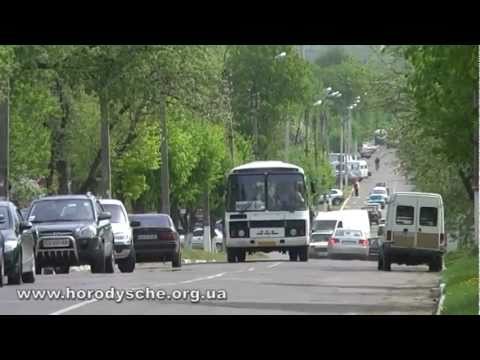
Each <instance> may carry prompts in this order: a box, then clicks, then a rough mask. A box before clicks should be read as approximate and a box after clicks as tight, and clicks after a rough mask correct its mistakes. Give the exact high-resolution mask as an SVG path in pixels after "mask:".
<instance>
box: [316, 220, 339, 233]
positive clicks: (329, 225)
mask: <svg viewBox="0 0 480 360" xmlns="http://www.w3.org/2000/svg"><path fill="white" fill-rule="evenodd" d="M336 224H337V220H316V221H315V222H314V224H313V230H314V231H331V232H333V230H335V225H336Z"/></svg>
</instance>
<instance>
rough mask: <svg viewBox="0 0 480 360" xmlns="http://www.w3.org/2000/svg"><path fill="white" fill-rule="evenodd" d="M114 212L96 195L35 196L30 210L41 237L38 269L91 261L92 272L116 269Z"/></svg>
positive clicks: (61, 269)
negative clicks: (111, 220)
mask: <svg viewBox="0 0 480 360" xmlns="http://www.w3.org/2000/svg"><path fill="white" fill-rule="evenodd" d="M110 218H111V214H110V213H108V212H105V210H104V209H103V207H102V205H101V204H100V202H99V201H98V200H97V199H96V198H95V197H94V196H92V195H61V196H50V197H44V198H41V199H39V200H35V201H34V202H33V203H32V205H31V207H30V212H29V214H28V219H29V220H30V222H31V223H32V224H33V229H32V230H33V233H34V236H35V238H36V240H37V246H36V249H35V260H36V261H35V266H36V269H35V272H36V273H37V274H41V272H42V268H43V267H54V268H55V271H56V273H64V274H66V273H68V272H69V271H70V266H79V265H90V268H91V271H92V273H113V272H114V269H115V257H114V251H113V233H112V225H111V223H110Z"/></svg>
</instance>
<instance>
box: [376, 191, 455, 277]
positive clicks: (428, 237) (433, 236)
mask: <svg viewBox="0 0 480 360" xmlns="http://www.w3.org/2000/svg"><path fill="white" fill-rule="evenodd" d="M388 205H389V206H388V209H387V217H386V221H385V233H384V239H382V240H381V244H380V248H379V257H378V269H379V270H385V271H390V267H391V264H392V263H395V264H406V265H420V264H428V266H429V269H430V271H437V272H438V271H441V270H442V256H443V254H444V252H445V249H446V243H447V239H446V235H445V221H444V209H443V200H442V197H441V195H439V194H432V193H419V192H398V193H394V194H393V195H392V196H391V198H390V200H389V203H388Z"/></svg>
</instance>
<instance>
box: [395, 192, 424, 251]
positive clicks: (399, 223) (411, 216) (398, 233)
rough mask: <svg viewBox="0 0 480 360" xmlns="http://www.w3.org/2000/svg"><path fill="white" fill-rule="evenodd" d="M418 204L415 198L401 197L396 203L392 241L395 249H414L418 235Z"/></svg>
mask: <svg viewBox="0 0 480 360" xmlns="http://www.w3.org/2000/svg"><path fill="white" fill-rule="evenodd" d="M417 203H418V200H417V198H415V197H413V196H412V197H401V198H398V201H396V202H395V209H393V210H394V217H393V226H392V227H391V229H392V240H393V244H392V246H394V247H401V248H413V247H415V244H416V234H417V226H416V224H417V222H416V217H417V214H416V213H417ZM392 205H393V204H392Z"/></svg>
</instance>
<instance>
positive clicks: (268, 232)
mask: <svg viewBox="0 0 480 360" xmlns="http://www.w3.org/2000/svg"><path fill="white" fill-rule="evenodd" d="M305 183H306V181H305V174H304V171H303V169H302V168H300V167H298V166H295V165H292V164H287V163H284V162H281V161H256V162H252V163H248V164H245V165H242V166H239V167H236V168H234V169H233V170H232V171H231V172H230V174H229V176H228V185H227V197H226V204H225V205H226V206H225V209H226V213H225V245H226V251H227V260H228V262H243V261H245V257H246V254H247V253H248V254H252V253H254V252H257V251H261V252H272V251H279V252H282V253H284V254H285V253H287V252H288V254H289V256H290V260H291V261H297V259H299V260H300V261H308V246H309V242H310V209H309V206H308V201H307V192H306V185H305Z"/></svg>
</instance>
